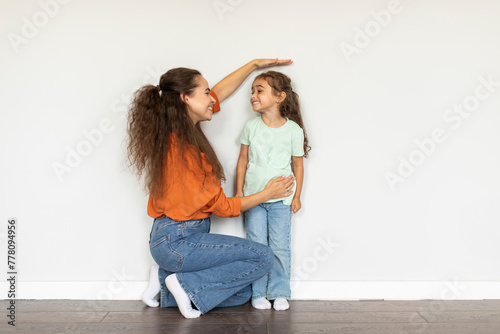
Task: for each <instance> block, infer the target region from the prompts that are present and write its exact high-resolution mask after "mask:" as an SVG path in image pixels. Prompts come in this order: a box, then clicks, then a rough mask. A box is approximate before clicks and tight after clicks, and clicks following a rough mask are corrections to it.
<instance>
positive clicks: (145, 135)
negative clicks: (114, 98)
mask: <svg viewBox="0 0 500 334" xmlns="http://www.w3.org/2000/svg"><path fill="white" fill-rule="evenodd" d="M199 77H201V73H200V72H198V71H196V70H193V69H188V68H174V69H171V70H169V71H168V72H166V73H165V74H163V75H162V76H161V78H160V84H159V86H157V87H155V86H153V85H145V86H143V87H141V88H139V89H138V90H137V91H136V92H135V94H134V100H133V102H132V104H131V105H130V110H129V113H128V126H127V133H128V137H129V138H128V139H129V141H128V147H127V158H128V161H129V162H130V166H131V167H132V168H133V169H134V171H135V172H136V173H137V176H138V177H139V179H141V178H143V177H144V185H145V187H146V189H147V190H148V191H149V192H150V193H151V194H152V195H153V197H155V198H160V197H162V196H163V194H164V190H165V184H164V183H165V180H164V172H165V165H166V160H167V153H168V150H169V145H170V140H171V135H172V134H176V135H177V141H178V144H179V152H182V153H181V154H182V156H181V158H184V156H185V154H194V155H195V157H196V158H197V161H198V164H199V167H200V168H201V169H202V170H204V171H205V169H204V168H203V164H202V158H201V153H204V154H205V155H206V157H207V159H208V162H209V163H210V164H211V165H212V167H213V173H214V174H215V176H216V177H217V178H218V179H219V180H224V179H225V178H224V170H223V168H222V165H221V163H220V162H219V159H218V158H217V155H216V154H215V152H214V150H213V148H212V146H211V145H210V142H209V141H208V139H207V138H206V137H205V134H204V133H203V131H202V130H201V128H200V124H199V123H198V124H196V125H195V124H193V121H192V120H191V118H190V117H189V115H188V112H187V106H186V104H185V103H184V102H183V101H182V99H181V97H180V94H186V95H192V93H193V92H194V90H195V89H196V88H197V87H198V86H199ZM193 148H194V149H193ZM206 176H207V174H206V171H205V177H206Z"/></svg>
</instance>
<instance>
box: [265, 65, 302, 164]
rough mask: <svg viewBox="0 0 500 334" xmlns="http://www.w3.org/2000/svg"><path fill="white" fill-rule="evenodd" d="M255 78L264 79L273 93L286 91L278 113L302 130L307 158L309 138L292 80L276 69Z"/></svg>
mask: <svg viewBox="0 0 500 334" xmlns="http://www.w3.org/2000/svg"><path fill="white" fill-rule="evenodd" d="M255 79H264V80H266V81H267V83H268V84H269V86H271V88H272V89H273V93H274V94H275V95H278V94H279V93H281V92H285V93H286V97H285V100H283V102H281V103H280V113H281V116H283V117H287V118H288V119H291V120H292V121H294V122H295V123H297V124H298V125H299V126H300V127H301V128H302V130H303V131H304V157H306V158H307V157H308V156H309V151H310V150H311V146H309V139H308V138H307V133H306V128H305V127H304V122H303V121H302V114H301V113H300V103H299V95H298V94H297V93H295V92H294V91H293V88H292V80H290V78H289V77H288V76H287V75H285V74H283V73H281V72H276V71H267V72H264V73H261V74H259V75H258V76H257V77H256V78H255Z"/></svg>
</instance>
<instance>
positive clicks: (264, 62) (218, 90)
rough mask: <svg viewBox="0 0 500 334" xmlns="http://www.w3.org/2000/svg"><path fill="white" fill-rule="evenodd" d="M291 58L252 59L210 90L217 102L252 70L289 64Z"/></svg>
mask: <svg viewBox="0 0 500 334" xmlns="http://www.w3.org/2000/svg"><path fill="white" fill-rule="evenodd" d="M291 63H292V60H291V59H278V58H276V59H254V60H252V61H251V62H249V63H247V64H245V65H243V66H242V67H240V68H239V69H237V70H236V71H234V72H233V73H231V74H229V75H228V76H226V77H225V78H224V79H222V80H221V81H219V82H218V83H217V84H216V85H215V86H213V88H212V90H213V91H214V92H215V94H216V95H217V98H218V99H219V102H222V101H224V100H225V99H227V98H228V97H229V96H230V95H231V94H233V93H234V91H235V90H236V89H237V88H238V87H239V86H240V85H241V84H242V83H243V81H244V80H245V79H246V77H248V76H249V75H250V73H252V72H253V71H254V70H256V69H258V68H262V67H269V66H275V65H288V64H291Z"/></svg>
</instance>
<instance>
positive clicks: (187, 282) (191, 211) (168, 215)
mask: <svg viewBox="0 0 500 334" xmlns="http://www.w3.org/2000/svg"><path fill="white" fill-rule="evenodd" d="M290 63H291V60H278V59H256V60H253V61H251V62H249V63H248V64H246V65H244V66H243V67H241V68H240V69H238V70H236V71H235V72H233V73H231V74H230V75H228V76H227V77H225V78H224V79H223V80H221V81H220V82H219V83H218V84H217V85H215V86H214V87H213V89H212V90H211V89H210V88H209V85H208V82H207V81H206V80H205V78H203V76H202V75H201V74H200V72H198V71H196V70H192V69H187V68H175V69H172V70H169V71H168V72H166V73H165V74H163V75H162V77H161V78H160V84H159V85H158V86H156V87H155V86H152V85H146V86H143V87H142V88H140V89H139V90H138V91H137V92H136V94H135V98H134V101H133V102H132V105H131V109H130V113H129V117H128V134H129V145H128V157H129V160H130V162H131V165H132V166H133V167H134V168H135V170H136V172H137V174H138V176H139V177H142V176H144V181H145V185H146V188H147V190H148V191H149V192H150V197H149V201H148V215H150V216H151V217H152V218H155V219H154V222H153V227H152V230H151V235H150V250H151V255H152V256H153V258H154V259H155V261H156V263H158V265H159V269H158V273H157V275H158V278H159V282H160V284H161V306H162V307H170V306H177V307H178V308H179V310H180V312H181V313H182V315H183V316H184V317H186V318H196V317H199V316H200V315H201V314H204V313H206V312H208V311H209V310H211V309H212V308H214V307H216V306H234V305H241V304H243V303H246V302H247V301H248V300H249V299H250V297H251V287H250V284H251V283H252V282H254V281H255V280H257V279H258V278H260V277H262V276H264V275H265V274H267V273H268V272H269V270H270V269H271V266H272V260H273V254H272V251H271V250H270V249H269V248H268V247H267V246H264V245H261V244H258V243H255V242H252V241H249V240H246V239H242V238H237V237H233V236H227V235H218V234H211V233H209V231H210V216H211V215H212V214H216V215H218V216H220V217H234V216H238V215H240V213H241V212H242V211H245V210H247V209H250V208H252V207H254V206H256V205H258V204H260V203H263V202H265V201H267V200H269V199H271V198H280V197H284V196H288V195H290V194H291V193H292V192H291V190H292V188H293V184H294V179H293V176H288V177H285V176H282V177H280V178H277V179H274V180H271V181H270V182H269V183H268V185H267V186H266V188H265V189H264V190H263V191H261V192H259V193H256V194H254V195H251V196H245V197H232V198H227V197H226V195H225V194H224V192H223V190H222V188H221V180H224V171H223V168H222V165H221V163H220V162H219V160H218V158H217V156H216V154H215V152H214V150H213V148H212V146H211V145H210V143H209V142H208V140H207V138H206V137H205V135H204V134H203V131H202V130H201V127H200V122H202V121H208V120H211V119H212V113H213V112H217V111H219V110H220V102H222V101H223V100H225V99H226V98H227V97H229V96H230V95H231V94H232V93H233V92H234V91H235V90H236V88H238V87H239V86H240V85H241V83H242V82H243V81H244V80H245V78H246V77H247V76H248V75H249V74H250V73H252V71H254V70H255V69H257V68H261V67H268V66H273V65H282V64H290ZM151 289H152V290H153V291H154V284H153V286H152V287H151V286H150V288H148V290H150V293H151V291H152V290H151ZM153 296H154V295H153ZM191 303H193V304H194V305H195V307H196V308H197V310H196V309H193V308H192V304H191Z"/></svg>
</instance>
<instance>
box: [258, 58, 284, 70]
mask: <svg viewBox="0 0 500 334" xmlns="http://www.w3.org/2000/svg"><path fill="white" fill-rule="evenodd" d="M252 62H253V63H254V65H255V66H256V67H257V68H263V67H270V66H279V65H290V64H292V63H293V61H292V60H291V59H279V58H274V59H254V60H253V61H252Z"/></svg>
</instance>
